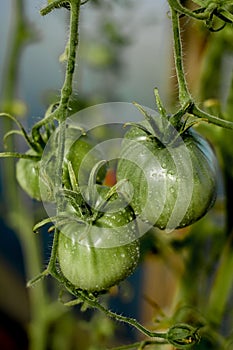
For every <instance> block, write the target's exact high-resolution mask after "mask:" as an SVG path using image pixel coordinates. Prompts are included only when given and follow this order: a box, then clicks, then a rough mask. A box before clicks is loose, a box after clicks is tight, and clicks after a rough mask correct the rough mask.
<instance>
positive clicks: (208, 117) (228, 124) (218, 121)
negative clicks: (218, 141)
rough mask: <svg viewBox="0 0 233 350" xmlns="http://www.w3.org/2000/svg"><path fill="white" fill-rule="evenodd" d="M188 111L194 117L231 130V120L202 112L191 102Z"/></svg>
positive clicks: (232, 127)
mask: <svg viewBox="0 0 233 350" xmlns="http://www.w3.org/2000/svg"><path fill="white" fill-rule="evenodd" d="M190 112H191V113H192V114H193V115H195V116H196V117H198V118H201V119H203V120H205V121H207V122H208V123H211V124H215V125H217V126H221V127H223V128H226V129H230V130H233V123H232V122H231V121H229V120H225V119H221V118H218V117H215V116H214V115H211V114H209V113H207V112H204V111H202V110H201V109H199V108H198V107H197V106H196V105H194V104H193V106H192V108H191V110H190Z"/></svg>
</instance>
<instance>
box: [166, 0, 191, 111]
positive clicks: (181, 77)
mask: <svg viewBox="0 0 233 350" xmlns="http://www.w3.org/2000/svg"><path fill="white" fill-rule="evenodd" d="M171 13H172V28H173V49H174V59H175V68H176V75H177V80H178V86H179V101H180V103H181V105H182V106H183V105H186V104H187V103H189V102H190V101H192V98H191V95H190V93H189V91H188V87H187V82H186V79H185V73H184V67H183V59H182V56H183V54H182V44H181V36H180V23H179V15H178V13H177V11H176V10H174V8H173V7H171Z"/></svg>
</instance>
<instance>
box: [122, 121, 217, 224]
mask: <svg viewBox="0 0 233 350" xmlns="http://www.w3.org/2000/svg"><path fill="white" fill-rule="evenodd" d="M142 124H143V125H144V126H147V127H148V129H150V127H149V126H148V124H147V121H144V122H142ZM181 137H182V140H183V141H182V142H177V143H174V145H173V146H172V145H170V146H168V145H167V146H164V145H163V144H162V143H161V142H159V141H157V140H156V139H155V138H150V137H148V134H147V133H146V132H145V131H144V130H142V129H140V128H138V127H135V126H134V127H131V129H130V130H129V131H128V132H127V133H126V135H125V140H124V141H123V145H122V151H121V155H120V159H119V162H118V168H117V179H118V181H119V180H122V179H127V180H129V182H130V183H131V184H132V186H133V189H134V193H133V197H132V200H131V202H130V204H131V206H132V207H133V209H134V211H135V214H136V215H140V217H141V219H142V220H143V221H146V222H149V223H150V224H152V225H153V226H155V227H158V228H160V229H168V230H170V229H175V228H180V227H185V226H189V225H191V224H192V223H194V222H196V221H197V220H199V219H200V218H201V217H203V216H204V215H205V214H206V213H207V212H208V210H209V209H210V208H211V207H212V205H213V204H214V202H215V199H216V187H217V167H216V163H217V162H216V158H215V155H214V152H213V150H212V149H211V147H210V145H209V144H208V143H207V141H206V140H204V138H203V137H202V136H201V135H200V134H198V133H197V132H196V131H194V130H191V129H189V130H188V131H186V132H185V133H184V134H182V136H181ZM128 140H133V141H137V142H134V143H129V142H127V141H128ZM142 146H143V147H146V150H148V151H149V154H150V156H149V157H148V153H147V155H146V156H145V155H144V151H143V149H142ZM152 158H153V159H152ZM129 160H130V161H129ZM186 160H188V161H189V162H188V163H187V164H186ZM134 162H135V163H134ZM136 164H140V166H137V165H136ZM143 171H144V173H143ZM145 174H146V176H145ZM147 181H148V182H147ZM149 188H150V190H148V189H149ZM189 197H190V200H189V199H188V198H189ZM174 208H175V209H174ZM173 210H174V212H173Z"/></svg>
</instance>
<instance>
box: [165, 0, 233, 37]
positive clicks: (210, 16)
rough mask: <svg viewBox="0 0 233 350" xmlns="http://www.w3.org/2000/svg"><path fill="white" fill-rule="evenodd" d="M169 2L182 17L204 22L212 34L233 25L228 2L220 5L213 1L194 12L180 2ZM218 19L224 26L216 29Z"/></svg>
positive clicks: (177, 0) (175, 0) (170, 0)
mask: <svg viewBox="0 0 233 350" xmlns="http://www.w3.org/2000/svg"><path fill="white" fill-rule="evenodd" d="M168 2H169V5H170V6H171V8H173V9H174V10H175V11H177V12H178V13H179V14H180V16H184V15H185V16H189V17H192V18H195V19H198V20H202V21H204V22H205V24H206V26H207V28H208V29H209V30H210V31H211V32H218V31H220V30H222V29H223V28H224V27H225V25H226V24H227V23H233V14H232V13H231V8H230V7H228V6H227V4H226V2H225V3H223V4H219V3H218V2H216V1H214V0H213V1H210V2H209V3H208V4H206V6H201V7H199V8H198V9H195V10H193V11H192V10H189V9H187V8H186V7H184V6H183V5H182V4H181V3H180V1H179V0H168ZM200 4H201V5H203V2H200ZM216 18H218V19H219V20H221V21H222V22H223V23H222V25H220V26H218V27H215V20H216Z"/></svg>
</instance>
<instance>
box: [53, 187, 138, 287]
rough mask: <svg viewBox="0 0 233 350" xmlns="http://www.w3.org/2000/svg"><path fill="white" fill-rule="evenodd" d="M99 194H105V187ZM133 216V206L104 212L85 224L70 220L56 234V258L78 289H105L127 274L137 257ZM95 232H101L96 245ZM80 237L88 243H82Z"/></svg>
mask: <svg viewBox="0 0 233 350" xmlns="http://www.w3.org/2000/svg"><path fill="white" fill-rule="evenodd" d="M100 193H101V194H103V193H106V188H105V187H104V186H101V188H100ZM122 203H123V202H122ZM134 218H135V216H134V212H133V210H132V208H131V207H130V206H126V207H124V208H119V210H117V211H115V212H107V211H106V212H103V213H102V214H101V216H99V217H97V219H96V220H94V221H93V222H91V221H89V222H87V223H86V225H85V223H84V224H77V222H76V223H75V222H73V223H72V221H70V223H69V224H67V225H66V227H65V230H63V229H61V232H60V234H59V244H58V259H59V264H60V269H61V271H62V273H63V275H64V276H65V277H66V278H67V279H68V280H69V281H70V282H71V283H72V284H73V285H74V286H76V287H77V288H80V289H83V290H88V291H91V292H100V291H104V290H107V289H109V288H110V287H111V286H113V285H116V284H118V283H119V282H120V281H122V280H123V279H125V278H126V277H127V276H129V275H130V274H131V273H132V272H133V271H134V270H135V268H136V266H137V264H138V260H139V242H138V240H137V239H136V238H137V226H136V223H134V222H133V220H134ZM64 231H65V233H64ZM96 232H100V235H98V239H97V245H96V246H95V244H92V239H94V238H93V237H96ZM101 232H102V233H103V234H102V235H101ZM122 235H124V237H123V236H122ZM81 237H84V238H85V240H86V241H88V242H90V245H88V244H86V245H85V244H82V240H81ZM113 242H114V243H113ZM121 244H122V245H121Z"/></svg>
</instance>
